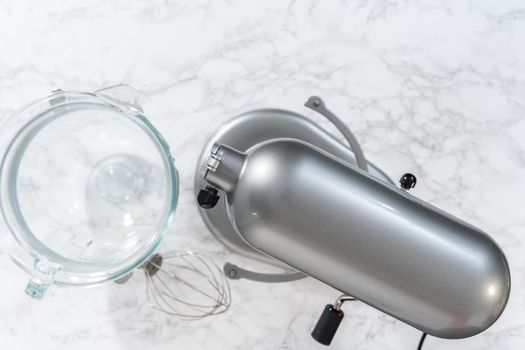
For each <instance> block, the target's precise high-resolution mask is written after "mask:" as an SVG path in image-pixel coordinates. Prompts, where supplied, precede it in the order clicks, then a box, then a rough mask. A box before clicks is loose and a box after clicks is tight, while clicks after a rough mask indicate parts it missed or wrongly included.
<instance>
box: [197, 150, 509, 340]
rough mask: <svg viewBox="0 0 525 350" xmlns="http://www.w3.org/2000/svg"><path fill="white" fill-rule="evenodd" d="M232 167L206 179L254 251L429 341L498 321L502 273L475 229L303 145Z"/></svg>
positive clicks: (504, 290) (489, 244)
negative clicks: (220, 190)
mask: <svg viewBox="0 0 525 350" xmlns="http://www.w3.org/2000/svg"><path fill="white" fill-rule="evenodd" d="M219 152H221V151H220V150H219ZM232 152H235V151H234V150H228V152H224V153H223V154H224V155H227V154H230V153H232ZM240 157H245V163H244V166H243V167H242V168H241V171H240V172H239V173H238V174H237V176H232V174H231V173H228V178H227V179H226V177H224V178H223V179H221V177H223V176H222V174H224V173H223V169H222V168H223V167H225V168H224V169H226V168H227V167H228V162H229V159H230V157H228V156H225V157H223V158H222V159H221V161H220V164H218V167H217V168H216V171H215V172H214V173H213V174H211V172H210V171H208V174H207V175H206V178H207V179H208V180H211V181H210V183H211V184H212V185H216V186H217V185H219V184H221V185H220V186H224V184H223V182H224V181H227V182H228V181H230V182H231V183H229V184H227V188H229V190H228V192H227V202H228V214H229V216H230V219H231V220H232V222H233V224H234V225H235V227H236V228H237V230H238V232H239V233H240V234H241V236H242V238H243V239H245V240H246V241H247V242H249V244H251V245H252V246H253V247H254V248H256V249H258V250H260V251H261V252H264V253H266V254H268V255H270V256H272V257H274V258H276V259H278V260H280V261H283V262H284V263H286V264H288V265H290V266H293V267H294V268H296V269H298V270H300V271H302V272H304V273H306V274H308V275H310V276H312V277H314V278H317V279H319V280H321V281H323V282H325V283H327V284H329V285H331V286H332V287H334V288H336V289H338V290H340V291H342V292H343V293H345V294H349V295H352V296H354V297H355V298H357V299H358V300H361V301H363V302H365V303H367V304H369V305H371V306H373V307H375V308H377V309H379V310H381V311H383V312H385V313H387V314H390V315H392V316H393V317H395V318H398V319H400V320H402V321H404V322H406V323H408V324H411V325H412V326H414V327H416V328H418V329H420V330H422V331H423V332H426V333H428V334H430V335H433V336H437V337H442V338H464V337H469V336H472V335H475V334H477V333H479V332H481V331H483V330H485V329H486V328H488V327H489V326H490V325H491V324H492V323H493V322H495V321H496V320H497V319H498V317H499V316H500V314H501V313H502V312H503V309H504V308H505V305H506V303H507V300H508V297H509V293H510V272H509V267H508V264H507V261H506V258H505V256H504V254H503V252H502V251H501V249H500V248H499V247H498V245H497V244H496V243H495V242H494V241H493V240H492V239H491V238H490V237H489V236H487V235H486V234H485V233H483V232H482V231H480V230H479V229H477V228H475V227H473V226H471V225H469V224H467V223H465V222H463V221H461V220H459V219H457V218H455V217H453V216H451V215H449V214H447V213H445V212H443V211H441V210H439V209H437V208H435V207H433V206H431V205H429V204H427V203H425V202H423V201H421V200H418V199H417V198H414V197H413V196H411V195H410V194H408V193H406V192H404V191H401V190H398V189H396V188H394V187H393V186H390V185H387V184H385V183H384V182H383V181H379V180H377V179H376V178H374V177H372V176H370V175H369V174H368V173H366V172H363V171H362V170H360V169H358V168H357V167H355V166H352V165H349V164H348V163H344V162H342V161H341V160H338V159H337V158H335V157H333V156H331V155H329V154H327V153H326V152H324V151H322V150H320V149H318V148H315V147H313V146H311V145H309V144H306V143H304V142H300V141H297V140H275V141H270V142H266V143H263V144H261V145H260V146H258V147H256V148H253V149H251V150H250V151H249V152H247V153H246V154H237V155H236V156H235V160H236V161H238V159H239V158H240ZM238 168H239V167H238V166H237V169H238Z"/></svg>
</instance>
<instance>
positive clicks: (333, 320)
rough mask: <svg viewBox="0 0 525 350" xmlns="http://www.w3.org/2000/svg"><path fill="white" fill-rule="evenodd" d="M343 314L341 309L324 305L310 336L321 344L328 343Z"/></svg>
mask: <svg viewBox="0 0 525 350" xmlns="http://www.w3.org/2000/svg"><path fill="white" fill-rule="evenodd" d="M344 316H345V314H344V312H343V311H342V310H336V309H335V308H334V306H333V305H326V307H325V308H324V311H323V313H322V314H321V317H319V321H317V324H316V325H315V327H314V330H313V331H312V337H313V338H314V339H315V340H317V341H318V342H319V343H321V344H323V345H330V343H331V342H332V339H334V336H335V332H337V328H339V325H340V324H341V321H342V320H343V317H344Z"/></svg>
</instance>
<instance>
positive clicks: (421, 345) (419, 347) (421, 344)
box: [417, 332, 427, 350]
mask: <svg viewBox="0 0 525 350" xmlns="http://www.w3.org/2000/svg"><path fill="white" fill-rule="evenodd" d="M426 338H427V334H426V333H425V332H423V334H421V338H420V339H419V345H418V346H417V350H421V349H423V343H424V342H425V339H426Z"/></svg>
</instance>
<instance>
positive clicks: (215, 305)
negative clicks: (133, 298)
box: [142, 252, 231, 320]
mask: <svg viewBox="0 0 525 350" xmlns="http://www.w3.org/2000/svg"><path fill="white" fill-rule="evenodd" d="M142 268H143V269H144V273H145V275H146V295H147V299H148V303H149V304H150V305H151V307H153V308H154V309H157V310H159V311H162V312H164V313H166V314H169V315H173V316H178V317H181V318H185V319H189V320H196V319H202V318H204V317H207V316H211V315H218V314H222V313H224V312H226V311H227V310H228V309H229V307H230V305H231V292H230V285H229V284H228V280H227V279H226V277H225V276H224V274H223V272H222V269H221V268H220V267H219V266H218V265H216V264H215V263H214V262H213V261H212V259H211V258H209V257H208V256H206V255H203V254H200V253H195V252H168V253H166V254H155V255H153V256H152V257H151V258H150V259H149V260H148V261H147V262H146V263H145V264H144V265H142Z"/></svg>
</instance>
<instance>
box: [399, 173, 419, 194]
mask: <svg viewBox="0 0 525 350" xmlns="http://www.w3.org/2000/svg"><path fill="white" fill-rule="evenodd" d="M416 182H417V179H416V177H415V176H414V175H412V174H410V173H406V174H404V175H403V176H401V179H399V184H400V185H401V188H402V189H404V190H409V189H411V188H414V187H415V186H416Z"/></svg>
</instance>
